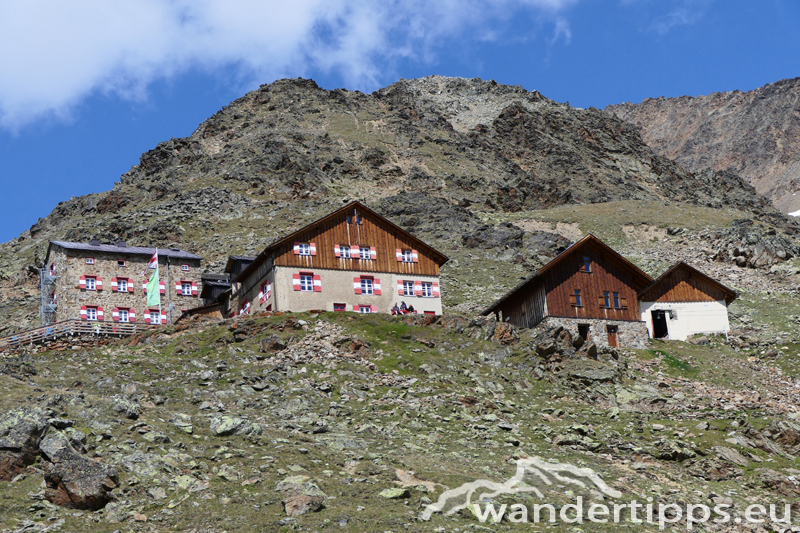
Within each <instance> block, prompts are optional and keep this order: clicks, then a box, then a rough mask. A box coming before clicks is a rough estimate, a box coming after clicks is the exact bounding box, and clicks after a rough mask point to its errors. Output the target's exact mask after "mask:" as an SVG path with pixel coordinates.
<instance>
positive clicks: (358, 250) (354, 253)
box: [350, 244, 361, 259]
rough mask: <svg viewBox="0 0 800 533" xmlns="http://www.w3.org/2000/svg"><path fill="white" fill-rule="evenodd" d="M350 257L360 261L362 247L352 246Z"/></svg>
mask: <svg viewBox="0 0 800 533" xmlns="http://www.w3.org/2000/svg"><path fill="white" fill-rule="evenodd" d="M350 255H351V256H353V257H354V258H356V259H358V258H360V257H361V247H360V246H359V245H357V244H351V245H350Z"/></svg>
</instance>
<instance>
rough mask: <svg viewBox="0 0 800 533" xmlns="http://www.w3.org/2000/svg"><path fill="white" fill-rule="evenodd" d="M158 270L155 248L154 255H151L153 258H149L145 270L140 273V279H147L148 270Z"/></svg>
mask: <svg viewBox="0 0 800 533" xmlns="http://www.w3.org/2000/svg"><path fill="white" fill-rule="evenodd" d="M157 268H158V248H156V253H154V254H153V257H151V258H150V261H148V262H147V268H145V269H144V272H142V277H143V278H145V279H149V277H150V276H149V275H148V273H147V271H148V270H154V269H157Z"/></svg>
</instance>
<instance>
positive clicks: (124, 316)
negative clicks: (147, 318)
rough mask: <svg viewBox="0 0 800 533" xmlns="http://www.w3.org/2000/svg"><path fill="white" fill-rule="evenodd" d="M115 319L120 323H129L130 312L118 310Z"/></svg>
mask: <svg viewBox="0 0 800 533" xmlns="http://www.w3.org/2000/svg"><path fill="white" fill-rule="evenodd" d="M117 318H118V319H119V321H120V322H130V321H131V320H130V311H128V310H127V309H118V310H117Z"/></svg>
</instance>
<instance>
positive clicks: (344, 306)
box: [333, 304, 347, 312]
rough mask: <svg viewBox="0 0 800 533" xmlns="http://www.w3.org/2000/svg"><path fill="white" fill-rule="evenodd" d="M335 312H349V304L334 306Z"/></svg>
mask: <svg viewBox="0 0 800 533" xmlns="http://www.w3.org/2000/svg"><path fill="white" fill-rule="evenodd" d="M333 310H334V311H337V312H342V311H347V304H333Z"/></svg>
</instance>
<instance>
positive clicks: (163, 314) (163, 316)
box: [161, 309, 167, 324]
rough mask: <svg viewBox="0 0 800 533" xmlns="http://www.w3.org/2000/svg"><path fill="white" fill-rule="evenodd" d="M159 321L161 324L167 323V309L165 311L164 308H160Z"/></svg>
mask: <svg viewBox="0 0 800 533" xmlns="http://www.w3.org/2000/svg"><path fill="white" fill-rule="evenodd" d="M161 323H162V324H166V323H167V311H166V309H162V310H161Z"/></svg>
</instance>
